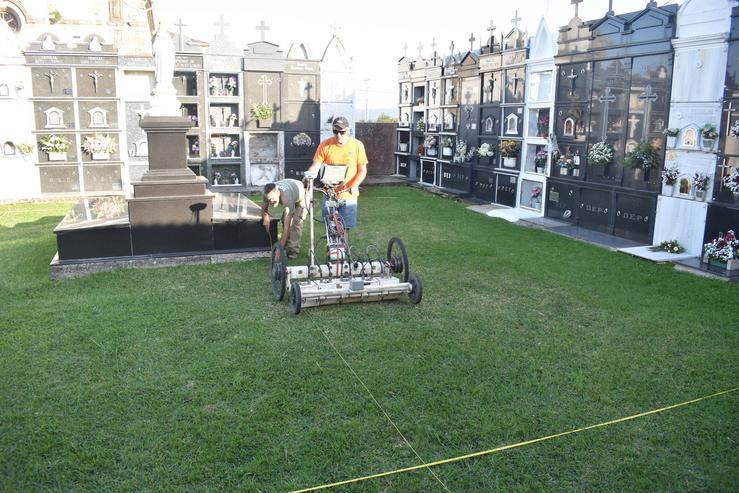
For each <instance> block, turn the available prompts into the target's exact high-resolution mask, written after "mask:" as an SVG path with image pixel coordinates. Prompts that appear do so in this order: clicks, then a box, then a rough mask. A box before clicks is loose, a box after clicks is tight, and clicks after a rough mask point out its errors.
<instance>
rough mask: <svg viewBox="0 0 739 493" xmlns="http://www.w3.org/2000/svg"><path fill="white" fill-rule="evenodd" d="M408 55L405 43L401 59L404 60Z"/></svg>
mask: <svg viewBox="0 0 739 493" xmlns="http://www.w3.org/2000/svg"><path fill="white" fill-rule="evenodd" d="M407 55H408V43H407V42H406V43H405V44H404V45H403V58H405V57H406V56H407Z"/></svg>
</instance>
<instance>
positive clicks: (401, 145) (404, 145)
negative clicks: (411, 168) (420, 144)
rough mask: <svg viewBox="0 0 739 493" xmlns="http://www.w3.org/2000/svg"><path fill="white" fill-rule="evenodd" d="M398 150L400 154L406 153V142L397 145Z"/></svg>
mask: <svg viewBox="0 0 739 493" xmlns="http://www.w3.org/2000/svg"><path fill="white" fill-rule="evenodd" d="M398 150H399V151H400V152H408V143H407V142H401V143H399V144H398Z"/></svg>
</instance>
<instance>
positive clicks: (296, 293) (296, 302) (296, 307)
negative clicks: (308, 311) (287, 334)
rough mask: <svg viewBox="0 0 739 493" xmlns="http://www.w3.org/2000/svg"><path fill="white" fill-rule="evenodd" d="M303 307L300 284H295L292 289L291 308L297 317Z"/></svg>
mask: <svg viewBox="0 0 739 493" xmlns="http://www.w3.org/2000/svg"><path fill="white" fill-rule="evenodd" d="M301 305H302V303H301V301H300V284H298V283H297V282H294V283H293V285H292V286H291V287H290V308H292V310H293V313H294V314H295V315H297V314H298V313H300V306H301Z"/></svg>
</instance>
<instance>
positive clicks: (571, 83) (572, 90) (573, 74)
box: [567, 68, 577, 96]
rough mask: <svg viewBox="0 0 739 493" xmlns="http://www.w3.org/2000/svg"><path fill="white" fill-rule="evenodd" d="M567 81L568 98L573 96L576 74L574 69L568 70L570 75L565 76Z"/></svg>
mask: <svg viewBox="0 0 739 493" xmlns="http://www.w3.org/2000/svg"><path fill="white" fill-rule="evenodd" d="M567 78H568V79H570V96H574V95H575V79H577V74H576V73H575V69H572V68H571V69H570V75H568V76H567Z"/></svg>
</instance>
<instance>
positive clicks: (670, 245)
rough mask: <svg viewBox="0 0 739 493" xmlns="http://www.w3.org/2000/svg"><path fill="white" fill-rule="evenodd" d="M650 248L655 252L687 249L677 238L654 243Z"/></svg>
mask: <svg viewBox="0 0 739 493" xmlns="http://www.w3.org/2000/svg"><path fill="white" fill-rule="evenodd" d="M649 249H650V250H651V251H653V252H667V253H683V252H684V251H685V248H683V246H682V245H680V243H678V242H677V240H667V241H663V242H662V243H660V244H659V245H654V246H651V247H649Z"/></svg>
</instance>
